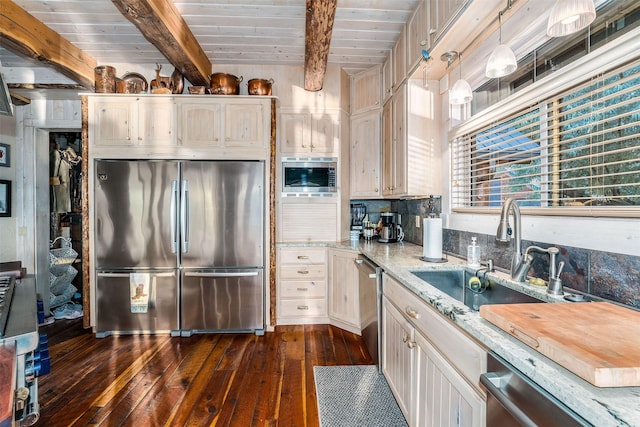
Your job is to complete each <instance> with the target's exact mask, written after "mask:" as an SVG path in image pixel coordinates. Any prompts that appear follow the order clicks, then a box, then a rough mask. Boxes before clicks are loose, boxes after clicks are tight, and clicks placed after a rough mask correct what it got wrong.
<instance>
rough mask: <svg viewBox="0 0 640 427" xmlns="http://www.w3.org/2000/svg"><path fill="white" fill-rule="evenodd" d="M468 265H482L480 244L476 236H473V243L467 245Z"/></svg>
mask: <svg viewBox="0 0 640 427" xmlns="http://www.w3.org/2000/svg"><path fill="white" fill-rule="evenodd" d="M467 265H468V266H469V267H476V268H477V267H480V246H478V242H477V240H476V237H475V236H474V237H472V238H471V244H470V245H469V246H467Z"/></svg>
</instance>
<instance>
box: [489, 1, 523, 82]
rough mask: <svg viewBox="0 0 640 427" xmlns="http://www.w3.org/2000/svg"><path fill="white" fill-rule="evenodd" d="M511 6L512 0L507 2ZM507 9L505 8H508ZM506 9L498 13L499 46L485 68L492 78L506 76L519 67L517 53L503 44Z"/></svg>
mask: <svg viewBox="0 0 640 427" xmlns="http://www.w3.org/2000/svg"><path fill="white" fill-rule="evenodd" d="M510 8H511V0H509V1H508V3H507V9H510ZM507 9H505V10H507ZM503 14H504V11H500V13H498V21H499V23H500V24H499V27H498V28H499V29H498V31H499V32H498V46H496V48H495V49H494V50H493V52H491V55H490V56H489V60H488V61H487V67H486V69H485V75H486V76H487V77H489V78H490V79H495V78H497V77H504V76H507V75H509V74H511V73H513V72H514V71H515V70H516V69H517V68H518V61H517V60H516V55H515V54H514V53H513V51H512V50H511V48H510V47H509V46H507V45H505V44H502V15H503Z"/></svg>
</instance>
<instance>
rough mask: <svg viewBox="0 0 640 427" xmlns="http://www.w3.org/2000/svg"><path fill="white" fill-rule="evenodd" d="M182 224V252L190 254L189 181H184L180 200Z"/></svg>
mask: <svg viewBox="0 0 640 427" xmlns="http://www.w3.org/2000/svg"><path fill="white" fill-rule="evenodd" d="M180 203H181V206H180V223H181V224H182V230H181V231H182V252H183V253H187V252H189V181H187V180H186V179H185V180H183V181H182V198H181V200H180Z"/></svg>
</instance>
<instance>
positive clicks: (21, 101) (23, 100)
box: [9, 92, 31, 105]
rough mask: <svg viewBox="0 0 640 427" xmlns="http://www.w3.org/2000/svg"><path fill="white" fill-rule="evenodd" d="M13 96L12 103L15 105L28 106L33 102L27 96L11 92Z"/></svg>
mask: <svg viewBox="0 0 640 427" xmlns="http://www.w3.org/2000/svg"><path fill="white" fill-rule="evenodd" d="M9 94H10V95H11V103H12V104H13V105H28V104H31V100H30V99H29V98H27V97H26V96H22V95H19V94H17V93H13V92H9Z"/></svg>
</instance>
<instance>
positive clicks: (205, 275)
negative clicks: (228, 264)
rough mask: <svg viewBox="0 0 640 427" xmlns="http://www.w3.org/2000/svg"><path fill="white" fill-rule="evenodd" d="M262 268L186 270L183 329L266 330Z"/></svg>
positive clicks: (183, 276)
mask: <svg viewBox="0 0 640 427" xmlns="http://www.w3.org/2000/svg"><path fill="white" fill-rule="evenodd" d="M263 281H264V279H263V271H262V269H224V270H209V271H206V270H195V271H193V270H185V271H183V274H182V303H181V312H182V329H183V330H192V331H197V330H200V331H216V330H256V329H264V290H263Z"/></svg>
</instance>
